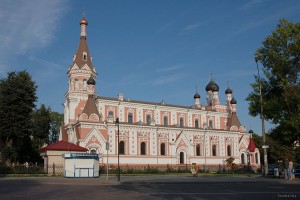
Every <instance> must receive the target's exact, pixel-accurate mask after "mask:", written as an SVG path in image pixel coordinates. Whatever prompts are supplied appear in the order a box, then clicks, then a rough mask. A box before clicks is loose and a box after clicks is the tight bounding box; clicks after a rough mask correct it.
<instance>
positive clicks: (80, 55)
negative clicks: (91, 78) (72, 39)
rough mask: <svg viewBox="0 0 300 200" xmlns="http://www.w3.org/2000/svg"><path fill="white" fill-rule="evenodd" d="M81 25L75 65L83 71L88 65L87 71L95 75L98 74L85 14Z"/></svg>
mask: <svg viewBox="0 0 300 200" xmlns="http://www.w3.org/2000/svg"><path fill="white" fill-rule="evenodd" d="M79 24H80V27H81V31H80V41H79V46H78V49H77V52H76V53H75V55H74V63H76V65H77V66H78V67H79V69H82V68H83V67H84V66H85V65H87V67H88V68H86V69H90V70H91V71H92V72H93V73H96V71H95V68H94V66H93V64H92V57H91V55H90V52H89V48H88V43H87V38H86V36H87V34H86V27H87V25H88V21H87V19H86V17H85V14H83V16H82V19H81V20H80V23H79ZM94 75H95V74H94Z"/></svg>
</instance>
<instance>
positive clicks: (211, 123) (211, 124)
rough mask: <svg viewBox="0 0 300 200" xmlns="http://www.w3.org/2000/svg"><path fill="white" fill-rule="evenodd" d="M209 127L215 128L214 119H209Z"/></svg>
mask: <svg viewBox="0 0 300 200" xmlns="http://www.w3.org/2000/svg"><path fill="white" fill-rule="evenodd" d="M209 128H211V129H212V128H214V127H213V121H212V120H209Z"/></svg>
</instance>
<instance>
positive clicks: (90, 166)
mask: <svg viewBox="0 0 300 200" xmlns="http://www.w3.org/2000/svg"><path fill="white" fill-rule="evenodd" d="M63 157H64V162H65V165H64V166H65V171H64V176H65V177H73V178H79V177H99V155H98V154H90V153H68V154H64V155H63Z"/></svg>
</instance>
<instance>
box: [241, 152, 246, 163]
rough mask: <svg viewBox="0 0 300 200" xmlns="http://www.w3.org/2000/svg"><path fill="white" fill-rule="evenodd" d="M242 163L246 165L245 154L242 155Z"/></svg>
mask: <svg viewBox="0 0 300 200" xmlns="http://www.w3.org/2000/svg"><path fill="white" fill-rule="evenodd" d="M241 161H242V164H245V155H244V154H243V153H242V155H241Z"/></svg>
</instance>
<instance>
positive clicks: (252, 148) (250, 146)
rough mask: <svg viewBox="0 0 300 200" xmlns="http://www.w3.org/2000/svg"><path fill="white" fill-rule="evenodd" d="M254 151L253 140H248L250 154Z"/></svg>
mask: <svg viewBox="0 0 300 200" xmlns="http://www.w3.org/2000/svg"><path fill="white" fill-rule="evenodd" d="M255 149H256V146H255V143H254V140H253V138H250V142H249V146H248V150H249V151H250V152H254V151H255Z"/></svg>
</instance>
